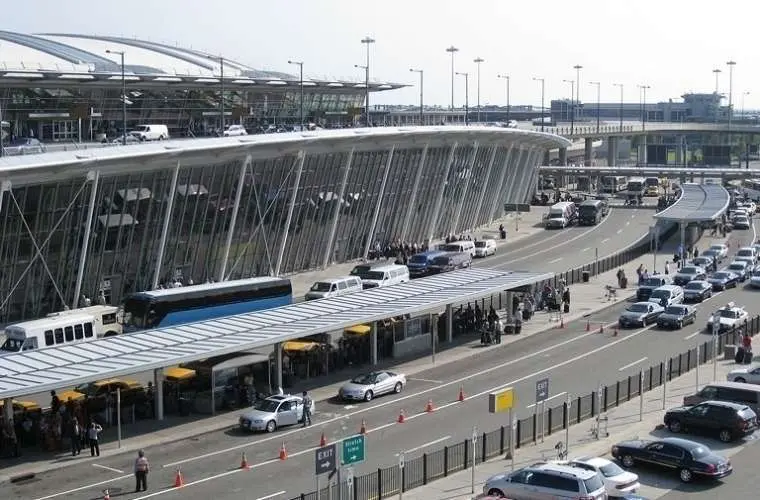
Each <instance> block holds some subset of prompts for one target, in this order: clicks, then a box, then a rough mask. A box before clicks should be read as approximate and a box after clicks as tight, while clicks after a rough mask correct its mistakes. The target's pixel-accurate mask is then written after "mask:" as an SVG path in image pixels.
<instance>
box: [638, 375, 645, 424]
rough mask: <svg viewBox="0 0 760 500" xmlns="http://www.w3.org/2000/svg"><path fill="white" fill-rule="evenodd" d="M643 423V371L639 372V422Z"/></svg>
mask: <svg viewBox="0 0 760 500" xmlns="http://www.w3.org/2000/svg"><path fill="white" fill-rule="evenodd" d="M642 421H644V370H641V371H640V372H639V422H642Z"/></svg>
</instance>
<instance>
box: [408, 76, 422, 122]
mask: <svg viewBox="0 0 760 500" xmlns="http://www.w3.org/2000/svg"><path fill="white" fill-rule="evenodd" d="M409 71H411V72H412V73H417V74H418V75H420V127H421V126H423V125H425V120H424V117H425V115H424V113H423V111H422V106H423V104H424V100H423V97H424V88H423V84H424V82H425V80H424V77H425V71H424V70H421V69H414V68H409Z"/></svg>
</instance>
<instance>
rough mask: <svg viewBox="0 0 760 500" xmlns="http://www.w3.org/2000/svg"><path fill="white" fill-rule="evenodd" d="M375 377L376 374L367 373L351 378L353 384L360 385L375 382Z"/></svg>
mask: <svg viewBox="0 0 760 500" xmlns="http://www.w3.org/2000/svg"><path fill="white" fill-rule="evenodd" d="M375 377H376V375H375V374H374V373H367V374H364V375H359V376H358V377H354V378H353V379H351V383H352V384H359V385H369V384H374V383H375Z"/></svg>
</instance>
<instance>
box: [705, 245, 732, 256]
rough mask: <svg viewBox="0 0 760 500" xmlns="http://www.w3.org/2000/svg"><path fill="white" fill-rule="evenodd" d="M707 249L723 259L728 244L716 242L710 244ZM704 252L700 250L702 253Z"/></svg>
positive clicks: (726, 254) (726, 253)
mask: <svg viewBox="0 0 760 500" xmlns="http://www.w3.org/2000/svg"><path fill="white" fill-rule="evenodd" d="M707 251H711V252H712V251H714V252H715V253H716V254H717V255H718V260H723V259H725V258H726V257H727V256H728V245H723V244H720V243H716V244H715V245H710V248H708V249H707ZM704 254H705V252H702V255H704Z"/></svg>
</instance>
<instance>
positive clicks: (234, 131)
mask: <svg viewBox="0 0 760 500" xmlns="http://www.w3.org/2000/svg"><path fill="white" fill-rule="evenodd" d="M223 135H224V137H234V136H240V135H248V132H247V131H246V130H245V127H243V126H242V125H230V126H229V127H227V130H225V131H224V134H223Z"/></svg>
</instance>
